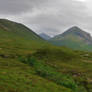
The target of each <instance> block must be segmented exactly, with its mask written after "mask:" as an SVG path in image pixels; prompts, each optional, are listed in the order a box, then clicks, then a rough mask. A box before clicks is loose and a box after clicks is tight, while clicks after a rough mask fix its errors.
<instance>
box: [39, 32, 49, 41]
mask: <svg viewBox="0 0 92 92" xmlns="http://www.w3.org/2000/svg"><path fill="white" fill-rule="evenodd" d="M39 35H40V37H42V38H43V39H45V40H49V39H50V38H51V37H50V36H48V35H47V34H45V33H41V34H39Z"/></svg>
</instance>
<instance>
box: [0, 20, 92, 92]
mask: <svg viewBox="0 0 92 92" xmlns="http://www.w3.org/2000/svg"><path fill="white" fill-rule="evenodd" d="M52 91H53V92H92V53H89V52H80V51H73V50H71V49H68V48H65V47H56V46H52V45H50V44H48V43H47V42H46V41H44V40H43V39H41V38H40V37H39V36H38V35H36V34H35V33H34V32H32V31H30V30H29V29H28V28H26V27H25V26H23V25H22V24H18V23H15V22H11V21H8V20H0V92H52Z"/></svg>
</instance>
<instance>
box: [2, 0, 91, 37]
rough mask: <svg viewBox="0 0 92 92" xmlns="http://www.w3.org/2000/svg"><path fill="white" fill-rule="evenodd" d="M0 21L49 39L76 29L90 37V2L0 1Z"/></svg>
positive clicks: (64, 0)
mask: <svg viewBox="0 0 92 92" xmlns="http://www.w3.org/2000/svg"><path fill="white" fill-rule="evenodd" d="M0 18H3V19H9V20H12V21H16V22H19V23H23V24H25V25H26V26H28V27H29V28H30V29H32V30H33V31H34V32H36V33H38V34H39V33H46V34H48V35H50V36H54V35H57V34H61V33H62V32H64V31H66V30H67V29H69V28H70V27H72V26H78V27H80V28H81V29H83V30H84V31H87V32H89V33H91V35H92V0H0Z"/></svg>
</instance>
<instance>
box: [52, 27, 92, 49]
mask: <svg viewBox="0 0 92 92" xmlns="http://www.w3.org/2000/svg"><path fill="white" fill-rule="evenodd" d="M50 42H51V43H53V44H54V45H58V46H66V47H70V48H73V49H80V50H90V49H91V50H92V37H91V35H90V34H89V33H87V32H85V31H83V30H82V29H80V28H79V27H76V26H74V27H72V28H70V29H68V30H67V31H65V32H64V33H62V34H60V35H57V36H55V37H53V38H52V39H50Z"/></svg>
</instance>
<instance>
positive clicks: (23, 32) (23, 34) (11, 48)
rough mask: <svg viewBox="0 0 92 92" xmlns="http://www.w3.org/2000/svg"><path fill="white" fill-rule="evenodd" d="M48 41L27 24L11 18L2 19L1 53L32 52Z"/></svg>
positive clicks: (0, 34) (0, 21)
mask: <svg viewBox="0 0 92 92" xmlns="http://www.w3.org/2000/svg"><path fill="white" fill-rule="evenodd" d="M44 44H45V45H46V44H47V42H45V41H44V40H43V39H42V38H40V37H39V36H38V35H37V34H35V33H34V32H33V31H32V30H30V29H29V28H27V27H26V26H24V25H22V24H19V23H15V22H12V21H9V20H5V19H0V52H1V53H4V52H5V53H6V54H7V53H9V52H10V53H15V54H16V53H17V54H18V53H19V54H24V53H31V52H30V51H29V50H31V49H32V50H33V49H36V48H39V47H44Z"/></svg>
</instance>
